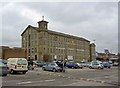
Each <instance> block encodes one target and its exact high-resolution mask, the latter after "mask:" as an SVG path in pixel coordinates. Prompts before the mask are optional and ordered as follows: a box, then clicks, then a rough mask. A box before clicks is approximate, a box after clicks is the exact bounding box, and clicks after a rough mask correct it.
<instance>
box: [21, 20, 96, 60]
mask: <svg viewBox="0 0 120 88" xmlns="http://www.w3.org/2000/svg"><path fill="white" fill-rule="evenodd" d="M21 36H22V48H23V49H26V50H27V59H28V60H30V59H34V60H40V61H41V60H43V61H46V60H48V61H51V60H54V59H60V60H63V59H68V60H69V59H71V60H74V61H81V60H83V59H85V60H90V59H92V58H95V45H94V44H92V45H91V44H90V41H89V40H87V39H85V38H82V37H77V36H73V35H68V34H64V33H60V32H56V31H52V30H48V22H47V21H44V19H43V20H42V21H39V22H38V27H33V26H31V25H28V27H27V28H26V29H25V30H24V32H23V33H22V34H21Z"/></svg>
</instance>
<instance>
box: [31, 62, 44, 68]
mask: <svg viewBox="0 0 120 88" xmlns="http://www.w3.org/2000/svg"><path fill="white" fill-rule="evenodd" d="M33 64H34V65H35V66H37V67H42V66H43V65H45V64H46V63H45V62H42V61H33Z"/></svg>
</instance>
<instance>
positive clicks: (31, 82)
mask: <svg viewBox="0 0 120 88" xmlns="http://www.w3.org/2000/svg"><path fill="white" fill-rule="evenodd" d="M30 83H32V82H31V81H28V82H20V83H16V84H30Z"/></svg>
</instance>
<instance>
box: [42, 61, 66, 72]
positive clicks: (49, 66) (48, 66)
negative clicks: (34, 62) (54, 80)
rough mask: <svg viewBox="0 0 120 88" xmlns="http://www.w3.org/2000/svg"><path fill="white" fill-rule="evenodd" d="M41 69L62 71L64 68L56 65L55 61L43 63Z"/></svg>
mask: <svg viewBox="0 0 120 88" xmlns="http://www.w3.org/2000/svg"><path fill="white" fill-rule="evenodd" d="M42 70H44V71H53V72H59V71H60V72H62V71H63V72H64V71H65V69H63V68H62V67H60V66H58V64H57V63H49V64H46V65H43V66H42Z"/></svg>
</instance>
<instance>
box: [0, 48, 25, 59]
mask: <svg viewBox="0 0 120 88" xmlns="http://www.w3.org/2000/svg"><path fill="white" fill-rule="evenodd" d="M17 57H21V58H26V59H27V52H26V50H25V49H22V48H18V47H14V48H10V47H8V46H0V59H4V60H7V59H8V58H17Z"/></svg>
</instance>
